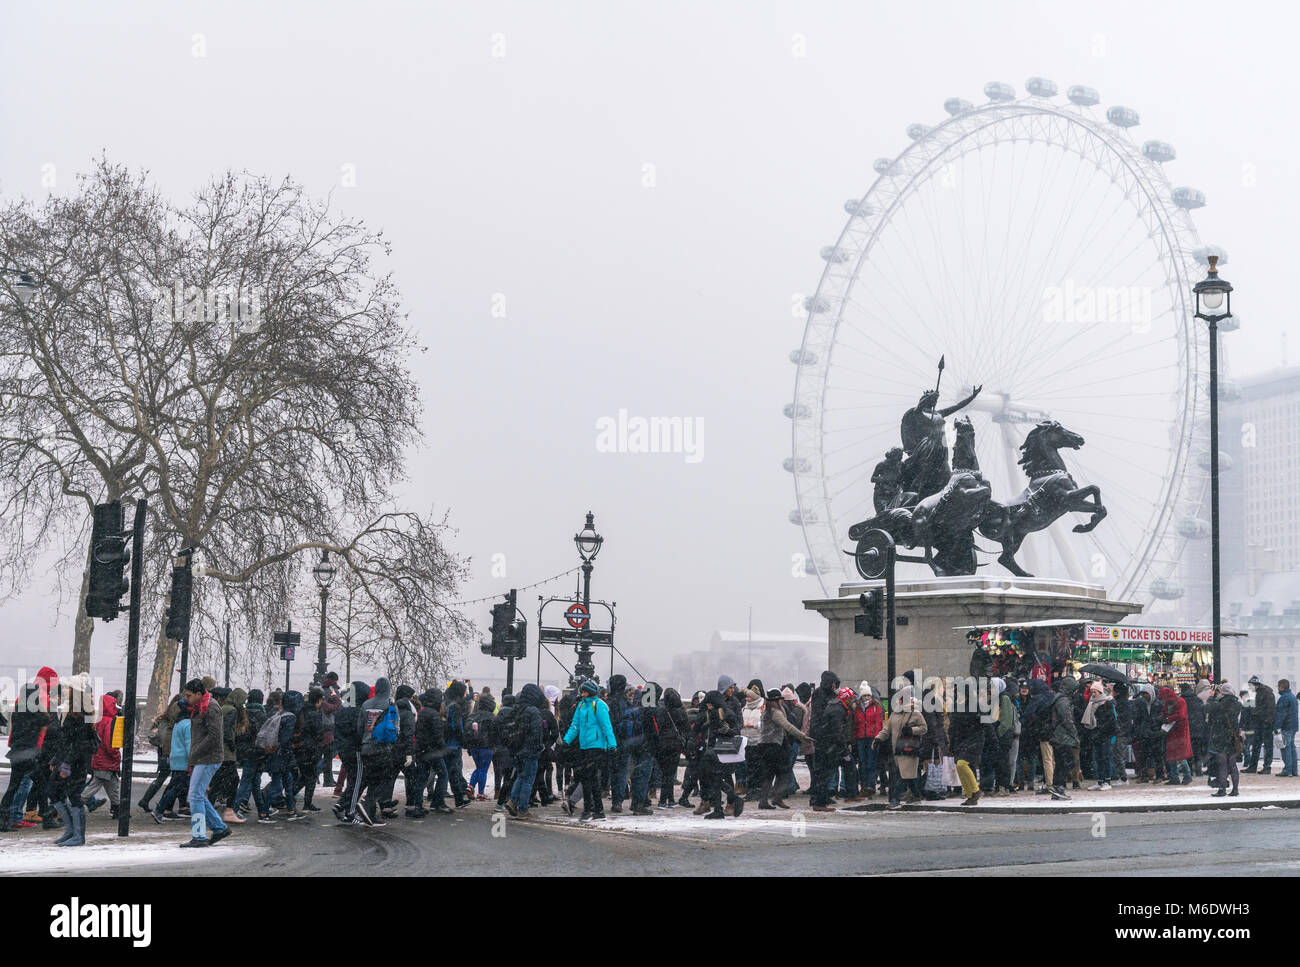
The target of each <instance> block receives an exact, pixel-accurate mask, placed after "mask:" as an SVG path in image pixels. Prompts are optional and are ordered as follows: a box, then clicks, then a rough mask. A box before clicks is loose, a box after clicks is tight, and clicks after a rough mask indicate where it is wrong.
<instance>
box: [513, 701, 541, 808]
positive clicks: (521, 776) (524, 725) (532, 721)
mask: <svg viewBox="0 0 1300 967" xmlns="http://www.w3.org/2000/svg"><path fill="white" fill-rule="evenodd" d="M545 704H546V695H545V694H543V692H542V690H541V689H540V688H538V687H537V685H535V684H534V683H533V682H529V683H528V684H527V685H525V686H524V687H523V688H522V689H520V690H519V699H518V701H517V702H516V703H515V707H516V709H517V711H516V713H515V723H514V726H513V734H512V735H511V736H510V737H511V738H512V739H514V748H513V749H512V751H513V752H514V758H515V784H514V789H513V790H512V791H511V793H510V797H509V798H508V799H507V800H506V812H508V813H509V814H510V815H511V816H512V817H514V818H515V819H527V818H528V804H529V802H530V801H531V799H532V795H533V784H534V782H535V781H536V780H537V760H538V758H539V757H540V756H541V754H542V707H543V706H544V705H545Z"/></svg>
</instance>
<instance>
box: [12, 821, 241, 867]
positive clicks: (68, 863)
mask: <svg viewBox="0 0 1300 967" xmlns="http://www.w3.org/2000/svg"><path fill="white" fill-rule="evenodd" d="M186 830H187V827H184V826H181V825H180V824H175V828H173V829H171V830H169V831H167V832H163V831H153V830H141V831H139V832H136V831H135V830H132V832H131V835H130V836H128V837H126V838H125V839H121V838H119V837H118V835H117V833H116V832H111V833H109V832H103V833H98V832H93V831H92V832H90V833H89V834H88V835H87V836H86V845H85V846H77V847H71V846H69V847H63V846H55V845H54V839H55V836H54V835H51V834H48V833H47V834H45V835H43V836H41V837H40V838H39V839H37V838H35V837H34V836H32V837H29V836H24V835H22V834H17V835H15V834H12V833H11V834H8V835H6V836H5V838H4V839H3V840H0V876H7V875H10V874H16V873H38V874H39V873H77V872H85V873H106V872H111V871H112V870H113V869H115V868H121V867H132V866H157V865H160V864H174V865H182V864H186V863H193V862H195V861H196V860H201V859H202V858H204V857H207V856H210V855H213V854H216V853H218V852H220V853H222V854H239V855H240V856H241V858H245V859H249V858H252V857H253V856H255V855H256V854H258V853H261V852H265V849H266V848H265V847H263V846H259V845H257V844H256V843H249V842H240V843H236V842H235V838H234V837H231V838H229V839H226V840H224V841H223V842H220V843H218V844H217V845H216V846H210V847H208V849H207V850H197V851H195V850H186V849H180V848H179V847H180V844H181V843H183V842H184V841H185V838H186V837H185V832H186Z"/></svg>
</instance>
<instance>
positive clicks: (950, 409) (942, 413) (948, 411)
mask: <svg viewBox="0 0 1300 967" xmlns="http://www.w3.org/2000/svg"><path fill="white" fill-rule="evenodd" d="M983 388H984V384H983V383H981V384H980V385H979V386H976V387H975V391H974V392H973V393H971V394H970V396H968V397H966V398H965V399H964V400H962V401H961V402H960V403H954V404H953V405H952V406H950V407H948V408H947V409H946V410H940V411H939V415H940V416H952V415H953V414H954V413H956V412H957V411H958V410H962V409H964V408H965V407H967V406H969V405H970V404H971V403H972V402H974V400H975V397H977V396H979V395H980V390H982V389H983Z"/></svg>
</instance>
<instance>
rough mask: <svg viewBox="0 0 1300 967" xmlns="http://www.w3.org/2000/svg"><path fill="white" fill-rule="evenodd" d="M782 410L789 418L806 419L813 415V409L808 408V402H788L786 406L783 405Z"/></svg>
mask: <svg viewBox="0 0 1300 967" xmlns="http://www.w3.org/2000/svg"><path fill="white" fill-rule="evenodd" d="M781 412H782V413H784V414H785V418H786V419H787V420H806V419H808V417H810V416H812V410H810V409H809V408H808V406H807V404H806V403H799V404H797V405H796V404H794V403H787V404H785V406H783V407H781Z"/></svg>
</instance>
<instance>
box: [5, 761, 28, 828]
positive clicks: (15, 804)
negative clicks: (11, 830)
mask: <svg viewBox="0 0 1300 967" xmlns="http://www.w3.org/2000/svg"><path fill="white" fill-rule="evenodd" d="M11 774H12V773H11ZM31 791H32V777H31V773H30V772H29V773H28V774H27V775H25V776H23V778H22V781H21V782H19V783H18V788H17V789H15V790H14V798H13V801H12V802H11V803H10V804H9V825H10V826H14V825H16V824H18V823H21V822H22V821H23V814H24V813H25V812H26V811H27V794H28V793H29V792H31Z"/></svg>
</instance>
